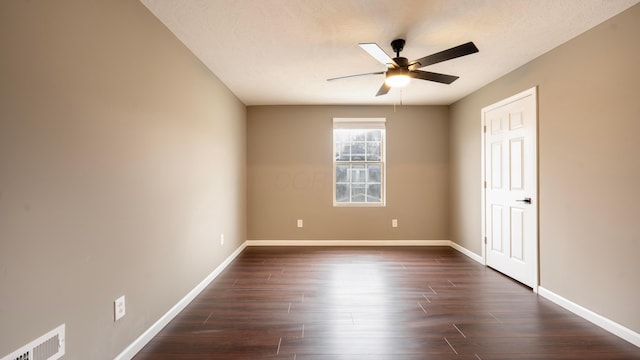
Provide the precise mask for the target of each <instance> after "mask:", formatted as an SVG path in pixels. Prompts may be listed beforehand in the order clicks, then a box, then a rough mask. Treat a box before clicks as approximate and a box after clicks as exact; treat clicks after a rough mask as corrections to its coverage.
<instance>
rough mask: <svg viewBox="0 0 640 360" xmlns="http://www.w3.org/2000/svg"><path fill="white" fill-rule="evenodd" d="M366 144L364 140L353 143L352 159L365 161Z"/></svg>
mask: <svg viewBox="0 0 640 360" xmlns="http://www.w3.org/2000/svg"><path fill="white" fill-rule="evenodd" d="M364 150H365V146H364V143H363V142H356V143H353V144H352V145H351V161H364V160H365V157H364Z"/></svg>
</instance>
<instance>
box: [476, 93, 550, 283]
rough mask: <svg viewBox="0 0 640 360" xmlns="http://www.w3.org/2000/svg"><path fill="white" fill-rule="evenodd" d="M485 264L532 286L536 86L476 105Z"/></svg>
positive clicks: (534, 273)
mask: <svg viewBox="0 0 640 360" xmlns="http://www.w3.org/2000/svg"><path fill="white" fill-rule="evenodd" d="M482 119H483V130H484V145H483V146H484V149H483V150H484V156H483V157H484V181H485V182H484V198H485V201H484V230H485V231H484V234H485V237H486V240H485V241H484V243H485V245H484V255H485V261H486V264H487V265H488V266H490V267H492V268H494V269H496V270H498V271H500V272H502V273H504V274H505V275H508V276H510V277H512V278H514V279H515V280H518V281H519V282H521V283H523V284H525V285H527V286H530V287H532V288H533V289H534V291H536V290H537V286H538V206H537V204H538V198H537V188H538V183H537V150H536V142H537V140H536V139H537V125H536V124H537V96H536V88H533V89H530V90H527V91H525V92H522V93H520V94H517V95H515V96H512V97H510V98H508V99H505V100H503V101H500V102H498V103H496V104H493V105H491V106H488V107H486V108H484V109H482Z"/></svg>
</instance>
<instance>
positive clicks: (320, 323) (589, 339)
mask: <svg viewBox="0 0 640 360" xmlns="http://www.w3.org/2000/svg"><path fill="white" fill-rule="evenodd" d="M134 359H135V360H143V359H159V360H163V359H185V360H190V359H293V360H308V359H313V360H328V359H350V360H354V359H355V360H361V359H362V360H364V359H367V360H381V359H385V360H386V359H394V360H401V359H409V360H413V359H416V360H417V359H473V360H478V359H482V360H489V359H541V360H542V359H545V360H546V359H592V360H593V359H608V360H609V359H640V348H637V347H635V346H634V345H632V344H630V343H627V342H625V341H624V340H621V339H619V338H617V337H615V336H613V335H611V334H609V333H608V332H606V331H604V330H602V329H600V328H599V327H597V326H595V325H593V324H591V323H589V322H587V321H586V320H583V319H581V318H580V317H578V316H576V315H573V314H571V313H569V312H567V311H566V310H564V309H562V308H560V307H559V306H557V305H555V304H553V303H551V302H549V301H547V300H546V299H544V298H541V297H538V296H536V294H534V293H533V292H532V291H531V289H529V288H526V287H524V286H522V285H520V284H519V283H517V282H514V281H512V280H510V279H509V278H507V277H504V276H503V275H501V274H499V273H497V272H495V271H493V270H491V269H489V268H485V267H483V266H481V265H480V264H478V263H476V262H474V261H473V260H470V259H469V258H467V257H466V256H464V255H462V254H460V253H458V252H457V251H455V250H453V249H451V248H448V247H421V248H407V247H402V248H366V247H358V248H346V247H332V248H315V247H286V248H285V247H274V248H266V247H249V248H247V249H245V250H244V252H243V253H242V254H241V255H240V256H239V257H238V258H237V259H236V260H235V261H234V262H233V264H232V265H230V266H229V267H228V268H227V269H226V270H225V271H224V272H223V273H222V274H221V275H220V276H219V277H218V278H217V279H216V280H215V281H214V282H212V283H211V285H210V286H209V287H208V288H207V289H205V290H204V291H203V292H202V294H201V295H200V296H198V297H197V298H196V299H195V300H194V301H193V302H192V303H191V304H190V305H189V306H188V307H187V308H186V309H185V310H184V311H183V312H182V313H180V314H179V315H178V316H177V317H176V318H175V319H174V320H173V321H172V322H171V323H170V324H169V325H167V327H166V328H165V329H164V330H162V332H160V333H159V334H158V336H156V337H155V338H154V339H153V340H152V341H151V342H150V343H149V344H148V345H147V346H146V347H145V348H144V349H143V350H142V351H141V352H140V353H139V354H138V355H137V356H136V357H135V358H134Z"/></svg>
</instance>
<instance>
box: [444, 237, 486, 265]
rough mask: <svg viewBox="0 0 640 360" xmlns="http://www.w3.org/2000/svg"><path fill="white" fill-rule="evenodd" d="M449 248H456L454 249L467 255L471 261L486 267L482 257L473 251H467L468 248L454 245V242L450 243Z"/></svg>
mask: <svg viewBox="0 0 640 360" xmlns="http://www.w3.org/2000/svg"><path fill="white" fill-rule="evenodd" d="M449 246H451V247H452V248H454V249H456V250H458V251H460V252H461V253H463V254H465V255H467V256H468V257H470V258H471V259H473V260H475V261H477V262H479V263H480V264H482V265H485V263H484V260H482V256H480V255H478V254H476V253H474V252H473V251H471V250H467V249H466V248H464V247H462V246H460V245H458V244H456V243H454V242H453V241H450V244H449Z"/></svg>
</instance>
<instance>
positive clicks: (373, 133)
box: [367, 130, 382, 141]
mask: <svg viewBox="0 0 640 360" xmlns="http://www.w3.org/2000/svg"><path fill="white" fill-rule="evenodd" d="M381 140H382V130H369V131H367V141H381Z"/></svg>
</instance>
